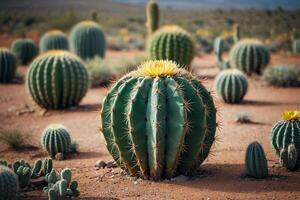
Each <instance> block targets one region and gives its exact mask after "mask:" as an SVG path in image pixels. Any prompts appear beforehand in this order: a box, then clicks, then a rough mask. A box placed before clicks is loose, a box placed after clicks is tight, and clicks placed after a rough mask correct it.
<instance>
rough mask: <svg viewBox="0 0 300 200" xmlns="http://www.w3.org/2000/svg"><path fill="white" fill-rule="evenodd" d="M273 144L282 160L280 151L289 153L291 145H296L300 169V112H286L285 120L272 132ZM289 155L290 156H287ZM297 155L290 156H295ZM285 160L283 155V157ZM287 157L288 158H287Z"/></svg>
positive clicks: (275, 126) (278, 123)
mask: <svg viewBox="0 0 300 200" xmlns="http://www.w3.org/2000/svg"><path fill="white" fill-rule="evenodd" d="M271 144H272V146H273V148H274V149H275V150H276V154H277V155H278V157H279V158H280V151H281V150H282V149H285V151H286V153H288V152H292V151H291V150H290V151H288V147H289V145H291V144H292V145H294V146H295V149H296V150H297V154H296V155H297V166H296V168H299V167H300V156H299V155H300V113H299V111H286V112H284V113H283V120H282V121H279V122H277V123H276V124H275V125H274V126H273V128H272V132H271ZM287 155H288V154H287ZM294 155H295V153H293V154H290V156H294ZM281 157H282V159H283V154H282V155H281ZM286 157H287V156H286ZM293 159H294V158H293Z"/></svg>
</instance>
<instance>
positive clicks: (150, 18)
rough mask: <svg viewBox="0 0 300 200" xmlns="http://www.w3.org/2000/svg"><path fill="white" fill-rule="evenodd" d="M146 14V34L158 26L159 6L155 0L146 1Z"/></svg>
mask: <svg viewBox="0 0 300 200" xmlns="http://www.w3.org/2000/svg"><path fill="white" fill-rule="evenodd" d="M146 15H147V24H146V25H147V29H148V35H152V33H154V32H155V31H156V30H157V29H158V27H159V7H158V4H157V3H156V2H155V1H153V0H151V1H148V2H147V8H146Z"/></svg>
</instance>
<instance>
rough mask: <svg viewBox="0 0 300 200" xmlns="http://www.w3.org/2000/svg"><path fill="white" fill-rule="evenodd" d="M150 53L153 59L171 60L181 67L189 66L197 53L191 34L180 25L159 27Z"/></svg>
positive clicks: (152, 41)
mask: <svg viewBox="0 0 300 200" xmlns="http://www.w3.org/2000/svg"><path fill="white" fill-rule="evenodd" d="M149 51H150V52H149V53H150V57H151V59H152V60H171V61H174V62H176V63H177V64H178V66H179V67H184V68H189V65H190V63H191V62H192V60H193V58H194V55H195V47H194V41H193V39H192V37H191V35H190V34H189V33H188V32H186V31H185V30H183V29H182V28H180V27H178V26H172V25H171V26H165V27H163V28H161V29H159V30H158V31H157V32H156V33H155V34H153V36H152V37H151V40H150V45H149Z"/></svg>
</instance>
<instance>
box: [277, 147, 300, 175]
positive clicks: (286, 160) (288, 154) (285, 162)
mask: <svg viewBox="0 0 300 200" xmlns="http://www.w3.org/2000/svg"><path fill="white" fill-rule="evenodd" d="M279 160H280V163H281V165H282V166H283V167H286V168H287V169H289V170H291V171H293V170H296V169H297V161H298V150H297V149H296V146H295V144H289V145H288V147H287V148H282V149H281V150H280V153H279Z"/></svg>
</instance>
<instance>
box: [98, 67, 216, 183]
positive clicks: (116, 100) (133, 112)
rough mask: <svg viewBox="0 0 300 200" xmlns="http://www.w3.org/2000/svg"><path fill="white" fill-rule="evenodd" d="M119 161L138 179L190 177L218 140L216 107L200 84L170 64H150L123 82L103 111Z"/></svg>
mask: <svg viewBox="0 0 300 200" xmlns="http://www.w3.org/2000/svg"><path fill="white" fill-rule="evenodd" d="M101 116H102V117H101V119H102V132H103V134H104V137H105V140H106V145H107V149H108V151H109V152H110V153H111V154H112V156H113V158H114V159H115V161H116V162H117V163H118V164H119V165H120V166H121V167H122V168H123V169H125V170H126V171H128V172H130V173H131V175H133V176H141V177H143V178H150V179H154V180H157V179H161V178H171V177H173V176H175V175H177V174H189V173H190V172H192V171H193V170H195V169H196V168H197V167H199V165H200V164H201V163H202V162H203V161H204V160H205V158H206V157H207V156H208V154H209V151H210V148H211V145H212V144H213V142H214V140H215V129H216V109H215V106H214V102H213V99H212V97H211V96H210V93H209V92H208V91H207V90H206V89H205V87H204V86H203V85H202V84H201V82H200V81H199V80H197V79H196V78H195V77H193V76H192V75H191V74H190V73H188V72H187V71H186V70H184V69H179V68H178V66H177V64H176V63H174V62H171V61H148V62H145V63H144V64H142V65H141V66H140V68H139V69H138V70H137V71H133V72H131V73H129V74H128V75H126V76H124V77H123V78H121V79H120V80H119V81H118V82H117V83H116V84H115V85H114V86H113V87H112V89H111V91H110V92H109V93H108V95H107V97H106V98H105V100H104V102H103V106H102V112H101Z"/></svg>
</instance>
